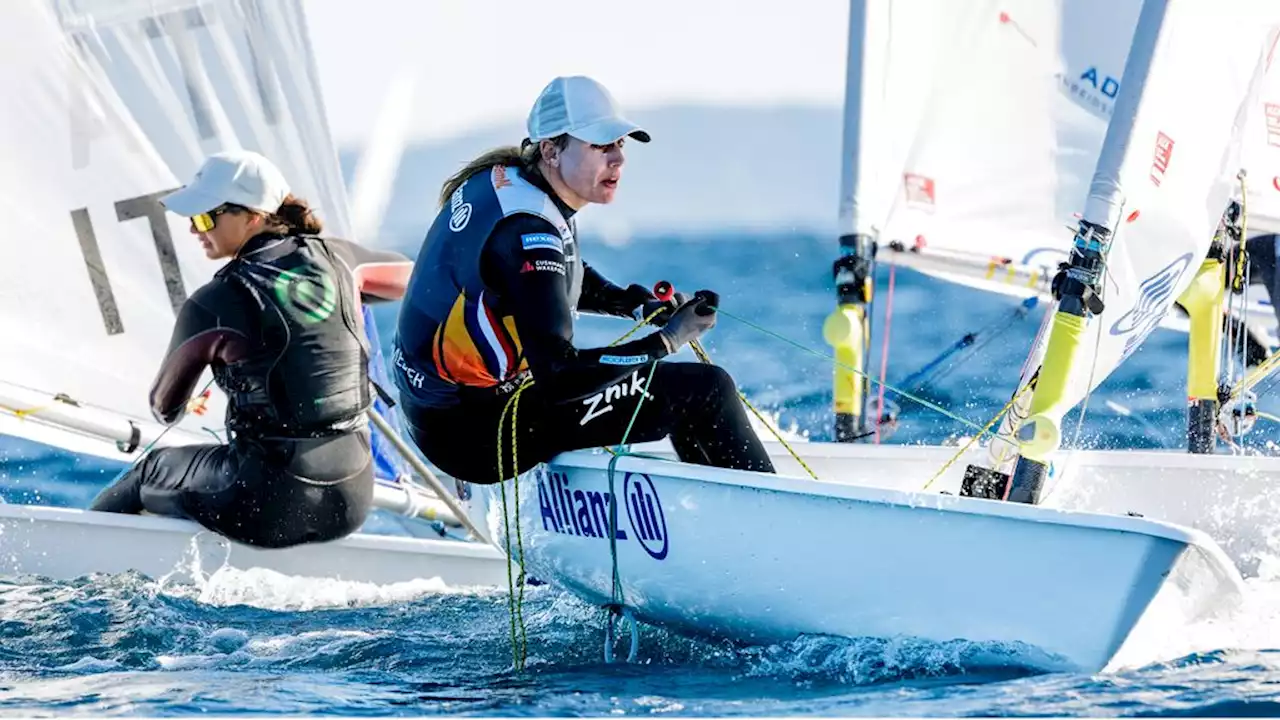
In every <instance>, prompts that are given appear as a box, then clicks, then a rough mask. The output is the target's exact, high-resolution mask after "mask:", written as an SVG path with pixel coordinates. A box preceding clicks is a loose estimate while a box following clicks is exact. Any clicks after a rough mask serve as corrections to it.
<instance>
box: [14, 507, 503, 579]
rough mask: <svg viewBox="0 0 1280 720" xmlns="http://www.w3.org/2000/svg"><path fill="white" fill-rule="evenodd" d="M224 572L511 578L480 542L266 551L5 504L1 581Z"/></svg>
mask: <svg viewBox="0 0 1280 720" xmlns="http://www.w3.org/2000/svg"><path fill="white" fill-rule="evenodd" d="M223 566H228V567H234V568H238V569H242V570H247V569H250V568H264V569H268V570H273V571H275V572H278V573H281V574H283V575H289V576H295V577H314V578H329V579H337V580H347V581H354V582H365V583H376V584H379V585H385V584H390V583H398V582H408V581H411V580H418V579H429V578H440V579H441V580H442V581H443V582H444V583H445V584H447V585H450V586H476V585H483V586H500V585H505V583H506V581H507V568H506V561H505V559H504V558H503V556H502V555H501V554H500V553H499V552H498V551H497V550H496V549H494V548H493V546H490V545H482V544H480V543H470V542H460V541H451V540H430V539H418V538H406V537H391V536H383V535H365V534H359V533H357V534H355V535H351V536H349V537H347V538H344V539H342V540H337V541H334V542H330V543H323V544H313V545H304V546H300V547H295V548H290V549H287V550H261V549H257V548H252V547H248V546H245V545H240V544H237V543H232V542H230V541H228V540H226V539H224V538H221V537H219V536H217V535H215V534H213V533H211V532H208V531H205V530H204V529H203V528H201V527H200V526H199V525H196V524H195V523H192V522H188V521H185V520H174V519H170V518H160V517H151V516H133V515H118V514H112V513H100V512H89V511H85V510H71V509H65V508H52V507H35V506H29V505H4V504H0V576H5V577H11V576H14V575H23V574H33V575H40V576H46V577H51V578H54V579H60V580H69V579H72V578H76V577H81V576H84V575H88V574H93V573H122V572H127V571H136V572H140V573H143V574H144V575H147V576H149V577H152V578H157V579H158V578H163V577H168V578H170V579H173V580H177V581H189V580H195V579H198V576H204V577H207V576H209V575H212V574H213V573H214V572H215V571H217V570H218V569H219V568H221V567H223Z"/></svg>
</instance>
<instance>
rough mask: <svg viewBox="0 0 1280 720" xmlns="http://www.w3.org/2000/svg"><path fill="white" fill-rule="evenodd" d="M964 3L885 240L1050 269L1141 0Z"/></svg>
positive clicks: (1087, 170) (1082, 185)
mask: <svg viewBox="0 0 1280 720" xmlns="http://www.w3.org/2000/svg"><path fill="white" fill-rule="evenodd" d="M963 4H964V5H967V6H968V7H969V10H968V13H967V14H966V16H965V18H964V21H963V22H962V23H960V24H959V25H957V26H956V28H955V35H954V38H955V39H954V41H953V46H952V47H951V48H950V50H949V51H948V53H947V54H946V55H945V56H944V57H943V58H942V66H941V68H940V70H939V72H940V79H939V81H938V83H937V85H936V92H935V93H934V95H933V97H932V99H931V103H930V105H929V108H928V118H929V121H928V122H927V123H926V124H925V125H924V126H923V127H922V128H921V130H920V132H919V134H918V135H917V136H916V138H915V143H914V146H913V147H912V151H911V154H910V157H909V159H908V161H907V163H906V165H905V169H904V171H903V174H902V176H901V185H900V192H899V193H898V195H897V199H896V203H895V206H894V208H893V213H892V218H891V220H890V222H889V224H888V228H887V230H886V235H887V238H888V239H890V240H894V241H898V242H901V243H902V244H903V245H905V246H906V247H908V248H911V247H920V248H922V249H923V251H924V252H925V253H930V254H942V255H944V256H951V255H954V256H957V259H965V258H967V259H969V260H975V259H976V260H977V261H979V262H982V261H986V260H988V259H990V258H993V257H995V258H1007V259H1009V260H1012V261H1013V263H1016V264H1022V265H1044V266H1049V267H1053V266H1054V265H1056V263H1057V262H1058V261H1060V260H1062V259H1065V250H1066V248H1067V246H1068V244H1067V242H1066V240H1064V237H1063V231H1064V229H1065V228H1067V227H1073V226H1074V219H1073V214H1078V213H1079V212H1080V211H1081V209H1082V208H1081V207H1080V200H1081V198H1083V196H1084V192H1085V189H1086V188H1087V186H1088V181H1089V178H1090V177H1091V175H1092V172H1093V168H1094V165H1095V163H1096V160H1097V157H1098V152H1099V150H1100V148H1101V146H1102V138H1103V134H1104V132H1105V130H1106V124H1107V120H1108V118H1109V115H1110V113H1111V110H1112V105H1113V103H1114V100H1113V98H1114V97H1115V95H1116V93H1117V92H1118V91H1119V87H1120V82H1119V78H1120V75H1121V73H1122V71H1123V68H1124V63H1125V57H1126V55H1127V51H1128V45H1129V39H1130V36H1131V34H1132V30H1133V26H1134V23H1135V21H1136V19H1137V13H1138V8H1139V5H1140V3H1139V2H1138V0H1059V2H1044V0H1014V1H1013V2H1003V1H1002V2H988V1H985V0H984V1H981V2H971V3H963ZM938 274H945V273H938Z"/></svg>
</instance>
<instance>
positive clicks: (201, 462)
mask: <svg viewBox="0 0 1280 720" xmlns="http://www.w3.org/2000/svg"><path fill="white" fill-rule="evenodd" d="M405 260H406V258H404V257H403V256H401V255H398V254H394V253H380V252H375V251H370V250H368V249H365V248H362V247H360V246H359V245H355V244H352V243H349V242H346V241H344V240H335V239H324V240H321V239H319V238H314V237H287V236H279V235H270V234H266V235H259V236H257V237H255V238H252V239H251V240H249V242H248V243H246V244H245V246H244V247H243V248H242V249H241V251H240V252H239V253H238V254H237V256H236V258H235V259H233V260H232V261H231V262H229V263H228V264H227V265H226V266H224V267H223V268H222V269H221V270H219V271H218V273H217V274H216V275H215V277H214V278H213V280H211V281H210V282H209V283H208V284H206V285H205V286H204V287H202V288H200V289H199V290H198V291H196V292H195V294H193V295H192V296H191V297H190V298H189V299H188V300H187V301H186V303H185V304H184V305H183V307H182V309H181V311H180V312H179V313H178V319H177V322H176V325H175V327H174V332H173V338H172V340H171V342H170V345H169V351H168V354H167V355H166V357H165V359H164V362H163V364H162V365H161V368H160V372H159V374H158V375H157V377H156V380H155V383H154V385H153V386H152V393H151V405H152V411H153V413H154V414H155V416H156V419H157V420H158V421H160V422H162V423H165V424H171V423H174V422H176V421H177V420H178V419H180V418H181V417H182V414H183V413H184V411H185V407H186V404H187V401H188V399H189V398H190V397H191V395H192V393H193V391H194V390H195V385H196V383H197V382H198V380H199V378H200V375H201V373H202V372H203V371H204V369H205V368H206V367H212V369H213V373H214V378H215V380H216V381H217V383H218V386H219V387H220V388H221V389H222V390H223V391H224V392H226V394H227V397H228V409H227V427H228V430H229V431H230V433H231V437H230V440H229V442H228V444H225V445H224V444H218V445H190V446H182V447H174V448H163V449H157V450H153V451H151V452H150V453H148V454H147V455H146V457H144V458H143V459H142V460H141V461H140V462H138V463H137V464H136V465H134V466H133V467H132V468H130V469H129V470H128V471H127V472H126V473H125V474H124V475H123V476H122V477H121V478H120V479H119V480H118V481H117V482H116V483H115V484H113V485H112V486H111V487H109V488H107V489H106V490H104V491H103V492H102V493H101V494H100V495H99V496H98V497H97V499H95V501H94V503H93V506H92V507H91V509H93V510H101V511H107V512H119V513H139V512H142V511H143V510H146V511H148V512H151V513H155V514H158V515H166V516H170V517H183V518H190V519H192V520H195V521H196V522H199V523H200V524H201V525H203V526H204V527H206V528H208V529H210V530H212V531H214V532H217V533H219V534H221V535H224V536H226V537H228V538H231V539H232V540H236V541H239V542H242V543H245V544H249V545H255V546H259V547H269V548H279V547H289V546H292V545H298V544H301V543H307V542H320V541H326V540H333V539H337V538H340V537H343V536H345V535H347V534H350V533H351V532H353V531H354V530H356V529H357V528H358V527H359V526H360V525H361V524H362V523H363V522H364V520H365V517H366V516H367V515H368V512H369V508H370V504H371V501H372V497H373V462H372V457H371V454H370V437H369V429H368V427H367V425H366V422H367V421H366V419H365V417H364V411H365V410H366V409H367V408H368V407H369V405H370V391H369V379H368V366H367V358H368V354H367V351H366V347H365V344H364V340H363V332H362V328H361V325H360V315H359V310H358V307H357V305H356V302H355V288H354V278H353V275H352V271H353V270H354V269H356V268H357V267H359V266H360V265H361V264H364V263H369V262H404V261H405ZM372 299H374V298H366V300H372Z"/></svg>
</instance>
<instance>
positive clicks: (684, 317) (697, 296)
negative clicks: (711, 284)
mask: <svg viewBox="0 0 1280 720" xmlns="http://www.w3.org/2000/svg"><path fill="white" fill-rule="evenodd" d="M677 297H678V296H677ZM719 305H720V296H719V295H717V294H715V293H714V292H711V291H710V290H699V291H698V292H696V293H694V296H693V299H692V300H689V301H687V302H684V303H683V304H681V305H680V308H679V309H678V310H676V311H675V313H673V314H672V315H671V318H670V319H669V320H667V323H666V326H665V327H663V328H662V330H660V331H659V332H658V334H660V335H661V336H662V339H663V340H664V341H666V343H667V349H668V350H670V351H671V352H675V351H677V350H679V349H680V348H682V347H684V345H685V344H686V343H690V342H693V341H694V340H697V339H698V338H700V337H702V335H703V333H705V332H706V331H708V330H710V329H711V328H713V327H715V326H716V308H717V307H719Z"/></svg>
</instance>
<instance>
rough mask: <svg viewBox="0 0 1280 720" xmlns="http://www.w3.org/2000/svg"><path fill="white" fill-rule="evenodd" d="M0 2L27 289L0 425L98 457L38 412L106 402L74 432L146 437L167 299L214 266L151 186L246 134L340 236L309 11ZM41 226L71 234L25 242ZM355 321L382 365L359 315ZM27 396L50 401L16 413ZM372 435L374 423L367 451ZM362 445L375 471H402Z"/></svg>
mask: <svg viewBox="0 0 1280 720" xmlns="http://www.w3.org/2000/svg"><path fill="white" fill-rule="evenodd" d="M4 12H5V16H6V21H7V20H8V14H10V13H12V14H14V17H15V20H14V22H10V23H9V24H8V26H7V32H8V33H9V34H10V35H11V36H12V39H13V40H14V41H13V42H9V43H7V44H6V45H5V48H4V49H3V50H0V53H3V56H4V58H5V61H6V62H5V65H4V68H5V73H4V79H3V81H2V82H3V83H4V86H3V87H4V88H5V89H6V91H7V92H6V96H7V98H8V99H9V100H10V102H11V103H12V104H13V107H21V108H23V114H22V116H21V117H16V118H11V119H9V120H8V121H6V122H7V127H5V128H4V129H6V130H7V132H5V134H4V137H3V139H2V140H0V143H4V144H5V146H6V151H5V156H6V159H7V162H6V167H5V170H4V171H2V172H3V173H4V177H5V179H6V181H7V186H8V187H9V188H11V189H12V190H13V191H12V192H9V193H7V194H6V200H7V201H8V202H10V203H14V204H19V205H21V206H22V208H23V210H22V212H18V211H15V212H11V213H10V217H11V220H10V229H11V232H10V233H9V234H8V237H9V240H7V241H6V242H7V243H9V245H10V249H11V250H14V251H16V250H17V249H18V248H19V247H21V248H22V252H23V254H22V256H21V259H20V261H14V262H10V263H8V264H7V265H6V268H5V272H6V274H7V275H12V276H13V278H14V280H13V281H11V282H7V283H6V293H12V296H13V297H21V298H23V300H22V302H16V301H11V302H7V303H6V304H5V306H4V308H3V310H0V329H3V330H5V331H6V336H7V337H8V338H9V339H10V342H9V343H7V347H6V353H5V356H4V358H3V364H2V365H0V406H6V407H8V408H9V409H10V410H16V411H18V412H17V413H16V414H15V413H13V412H10V413H6V414H3V415H0V433H7V434H16V435H21V436H25V437H29V438H32V439H38V440H41V441H44V442H49V443H51V444H55V445H59V446H61V447H64V448H66V449H69V450H72V451H76V452H95V453H98V454H108V455H111V454H114V453H115V450H114V449H113V448H112V447H111V446H110V445H109V444H108V445H105V446H104V445H103V444H102V443H100V442H98V443H94V442H89V443H85V442H82V440H83V438H81V437H79V436H76V435H74V434H71V435H68V434H66V433H61V434H57V433H55V434H51V432H53V430H52V429H51V428H50V427H48V426H47V425H45V424H42V423H41V422H38V421H37V420H39V419H45V420H49V422H55V421H54V420H53V418H55V416H56V417H57V418H59V419H58V420H57V424H58V425H60V426H62V427H63V428H64V429H65V427H66V425H67V423H65V422H62V420H65V419H68V414H69V413H71V412H72V411H73V408H72V407H71V406H69V405H67V404H65V403H60V404H57V405H56V406H54V405H50V403H52V402H53V397H54V396H55V395H57V394H59V393H61V394H62V395H64V396H66V397H67V398H70V399H71V400H73V401H75V402H79V403H83V404H88V405H92V406H95V407H97V408H101V409H103V410H105V411H107V412H105V413H96V414H92V417H88V418H71V420H72V421H73V424H74V425H75V427H78V428H79V429H80V431H81V434H83V433H86V432H90V431H89V430H88V429H87V428H90V427H92V428H97V429H100V430H105V429H110V432H108V433H105V434H109V435H112V436H117V437H118V436H120V435H121V434H123V435H124V436H125V437H129V435H130V434H131V432H132V430H133V428H134V427H141V428H142V432H141V435H140V438H137V439H140V440H141V442H142V443H143V444H145V443H146V442H147V441H148V440H149V439H152V438H154V437H155V436H156V433H157V432H159V428H158V427H156V426H153V425H148V422H147V421H148V419H149V415H150V413H149V410H148V407H147V394H148V391H149V387H150V384H151V380H152V378H153V376H154V374H155V372H156V370H157V369H158V366H159V363H160V360H161V358H162V357H163V353H164V349H165V347H166V345H167V341H168V337H169V333H170V332H171V328H172V326H173V318H174V313H175V311H176V309H177V308H178V307H180V306H181V304H182V302H183V301H184V300H185V298H186V297H187V296H188V295H189V293H190V292H192V291H193V290H194V289H195V288H196V287H199V286H200V285H201V284H203V283H205V282H207V281H208V279H209V278H210V277H211V275H212V273H213V271H214V270H216V269H217V266H218V264H215V263H212V262H210V261H207V260H206V259H205V258H204V257H203V254H202V253H201V251H200V248H199V245H198V244H197V243H196V242H195V241H194V240H193V239H192V238H191V237H190V235H189V234H188V228H187V227H186V225H185V223H183V222H182V221H181V219H180V218H177V217H175V216H172V215H167V214H166V213H165V211H164V209H163V207H162V206H161V205H160V204H159V203H158V197H159V196H161V195H163V194H164V193H165V192H167V191H170V190H172V189H174V188H176V187H177V186H179V185H180V184H181V182H182V181H183V180H185V179H186V178H189V177H190V176H191V175H192V174H194V172H195V169H196V168H197V167H198V166H199V164H200V163H201V162H202V160H203V158H204V157H205V156H206V155H207V154H209V153H212V152H216V151H219V150H223V149H228V148H249V149H253V150H257V151H259V152H261V153H263V154H265V155H267V156H268V157H270V158H272V160H273V161H275V162H276V163H277V164H279V165H280V166H281V168H282V169H283V171H284V172H285V174H286V176H287V177H288V179H289V181H290V184H291V185H292V187H293V189H294V192H295V194H297V195H299V196H301V197H303V198H306V199H307V200H308V201H309V202H310V203H311V204H312V206H313V207H315V208H316V209H317V212H318V214H319V215H320V217H321V219H322V220H323V221H324V222H325V225H326V232H328V233H331V234H335V235H339V236H345V237H349V238H350V237H351V223H350V219H349V213H348V208H347V196H346V191H345V188H344V185H343V182H342V177H341V173H340V170H339V166H338V161H337V153H336V150H335V149H334V145H333V142H332V140H331V137H330V133H329V129H328V125H327V121H326V118H325V115H324V108H323V105H322V102H321V96H320V93H319V83H318V80H317V75H316V70H315V63H314V59H313V56H312V53H311V51H310V47H309V43H308V39H307V33H306V24H305V21H304V17H303V13H302V10H301V6H300V4H299V2H297V1H296V0H285V1H282V2H265V1H259V0H166V2H163V3H157V2H153V0H22V2H20V3H16V4H14V5H13V6H12V7H6V8H5V10H4ZM17 18H22V20H23V22H22V23H19V22H18V21H17ZM19 28H21V29H19ZM19 39H20V40H21V41H22V42H18V40H19ZM19 48H20V49H21V50H19ZM10 146H12V148H10ZM32 178H39V180H40V181H38V182H37V181H33V180H32ZM24 213H25V214H24ZM14 218H21V219H22V220H24V221H27V223H28V224H22V225H19V224H18V221H17V220H15V219H14ZM42 234H43V235H45V236H50V235H52V236H57V237H62V235H66V238H67V239H65V240H59V241H57V242H50V243H42V244H40V245H39V246H38V247H33V248H31V249H30V250H28V249H27V248H26V247H25V246H26V243H25V242H24V239H25V238H26V237H38V236H41V235H42ZM219 264H220V263H219ZM46 267H58V268H61V269H62V271H61V272H62V276H63V277H64V278H65V279H66V281H67V282H66V283H65V285H58V284H52V283H49V282H48V281H47V280H45V279H44V278H43V277H41V275H40V272H39V270H38V268H46ZM81 277H83V278H84V279H83V280H81V279H80V278H81ZM366 319H367V320H368V319H369V315H368V311H367V310H366ZM366 331H367V332H368V333H369V334H370V335H371V341H372V342H371V348H372V349H373V350H374V352H375V355H374V358H373V362H372V363H371V365H372V371H373V373H374V375H375V377H378V378H379V379H382V378H383V377H385V375H384V373H383V372H382V368H381V358H380V356H378V354H377V348H378V342H377V337H376V333H375V332H374V331H373V327H372V323H371V322H367V327H366ZM205 379H206V380H207V375H206V378H205ZM5 383H8V385H7V386H6V385H5ZM203 386H204V382H203V381H202V383H201V387H203ZM42 397H43V398H44V400H43V401H39V400H36V398H42ZM29 406H30V407H29ZM34 406H49V407H50V408H56V410H57V411H58V412H53V410H46V411H44V412H43V414H42V415H41V414H40V413H37V414H36V415H30V414H27V413H25V412H24V411H26V410H30V409H31V407H34ZM224 412H225V399H224V398H223V397H222V395H221V393H220V392H219V391H218V390H217V388H216V387H215V388H212V397H211V399H210V402H209V403H208V405H207V408H206V412H205V413H204V414H203V415H196V416H192V417H189V418H187V419H185V420H184V421H183V424H182V426H181V428H180V429H179V430H178V431H175V432H171V433H169V435H168V436H167V437H166V443H171V442H193V441H208V440H211V439H212V437H211V436H210V435H209V434H208V432H206V429H211V430H213V431H215V434H216V432H217V431H219V430H221V429H222V425H223V417H224ZM112 416H115V417H116V419H115V420H113V419H112ZM392 422H393V423H395V422H396V420H395V419H394V418H392ZM121 428H122V429H121ZM184 431H187V432H184ZM90 434H92V433H90ZM98 434H104V433H98ZM383 442H384V441H383V440H382V439H381V438H380V437H376V438H375V445H376V446H377V448H376V449H383V448H382V443H383ZM375 454H376V455H377V456H378V457H379V467H380V474H382V475H384V476H390V477H395V476H398V475H401V474H403V473H404V471H405V470H406V468H405V467H403V466H402V465H396V464H394V463H391V462H390V461H389V460H387V457H386V453H383V452H378V453H375ZM393 465H394V466H393Z"/></svg>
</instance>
